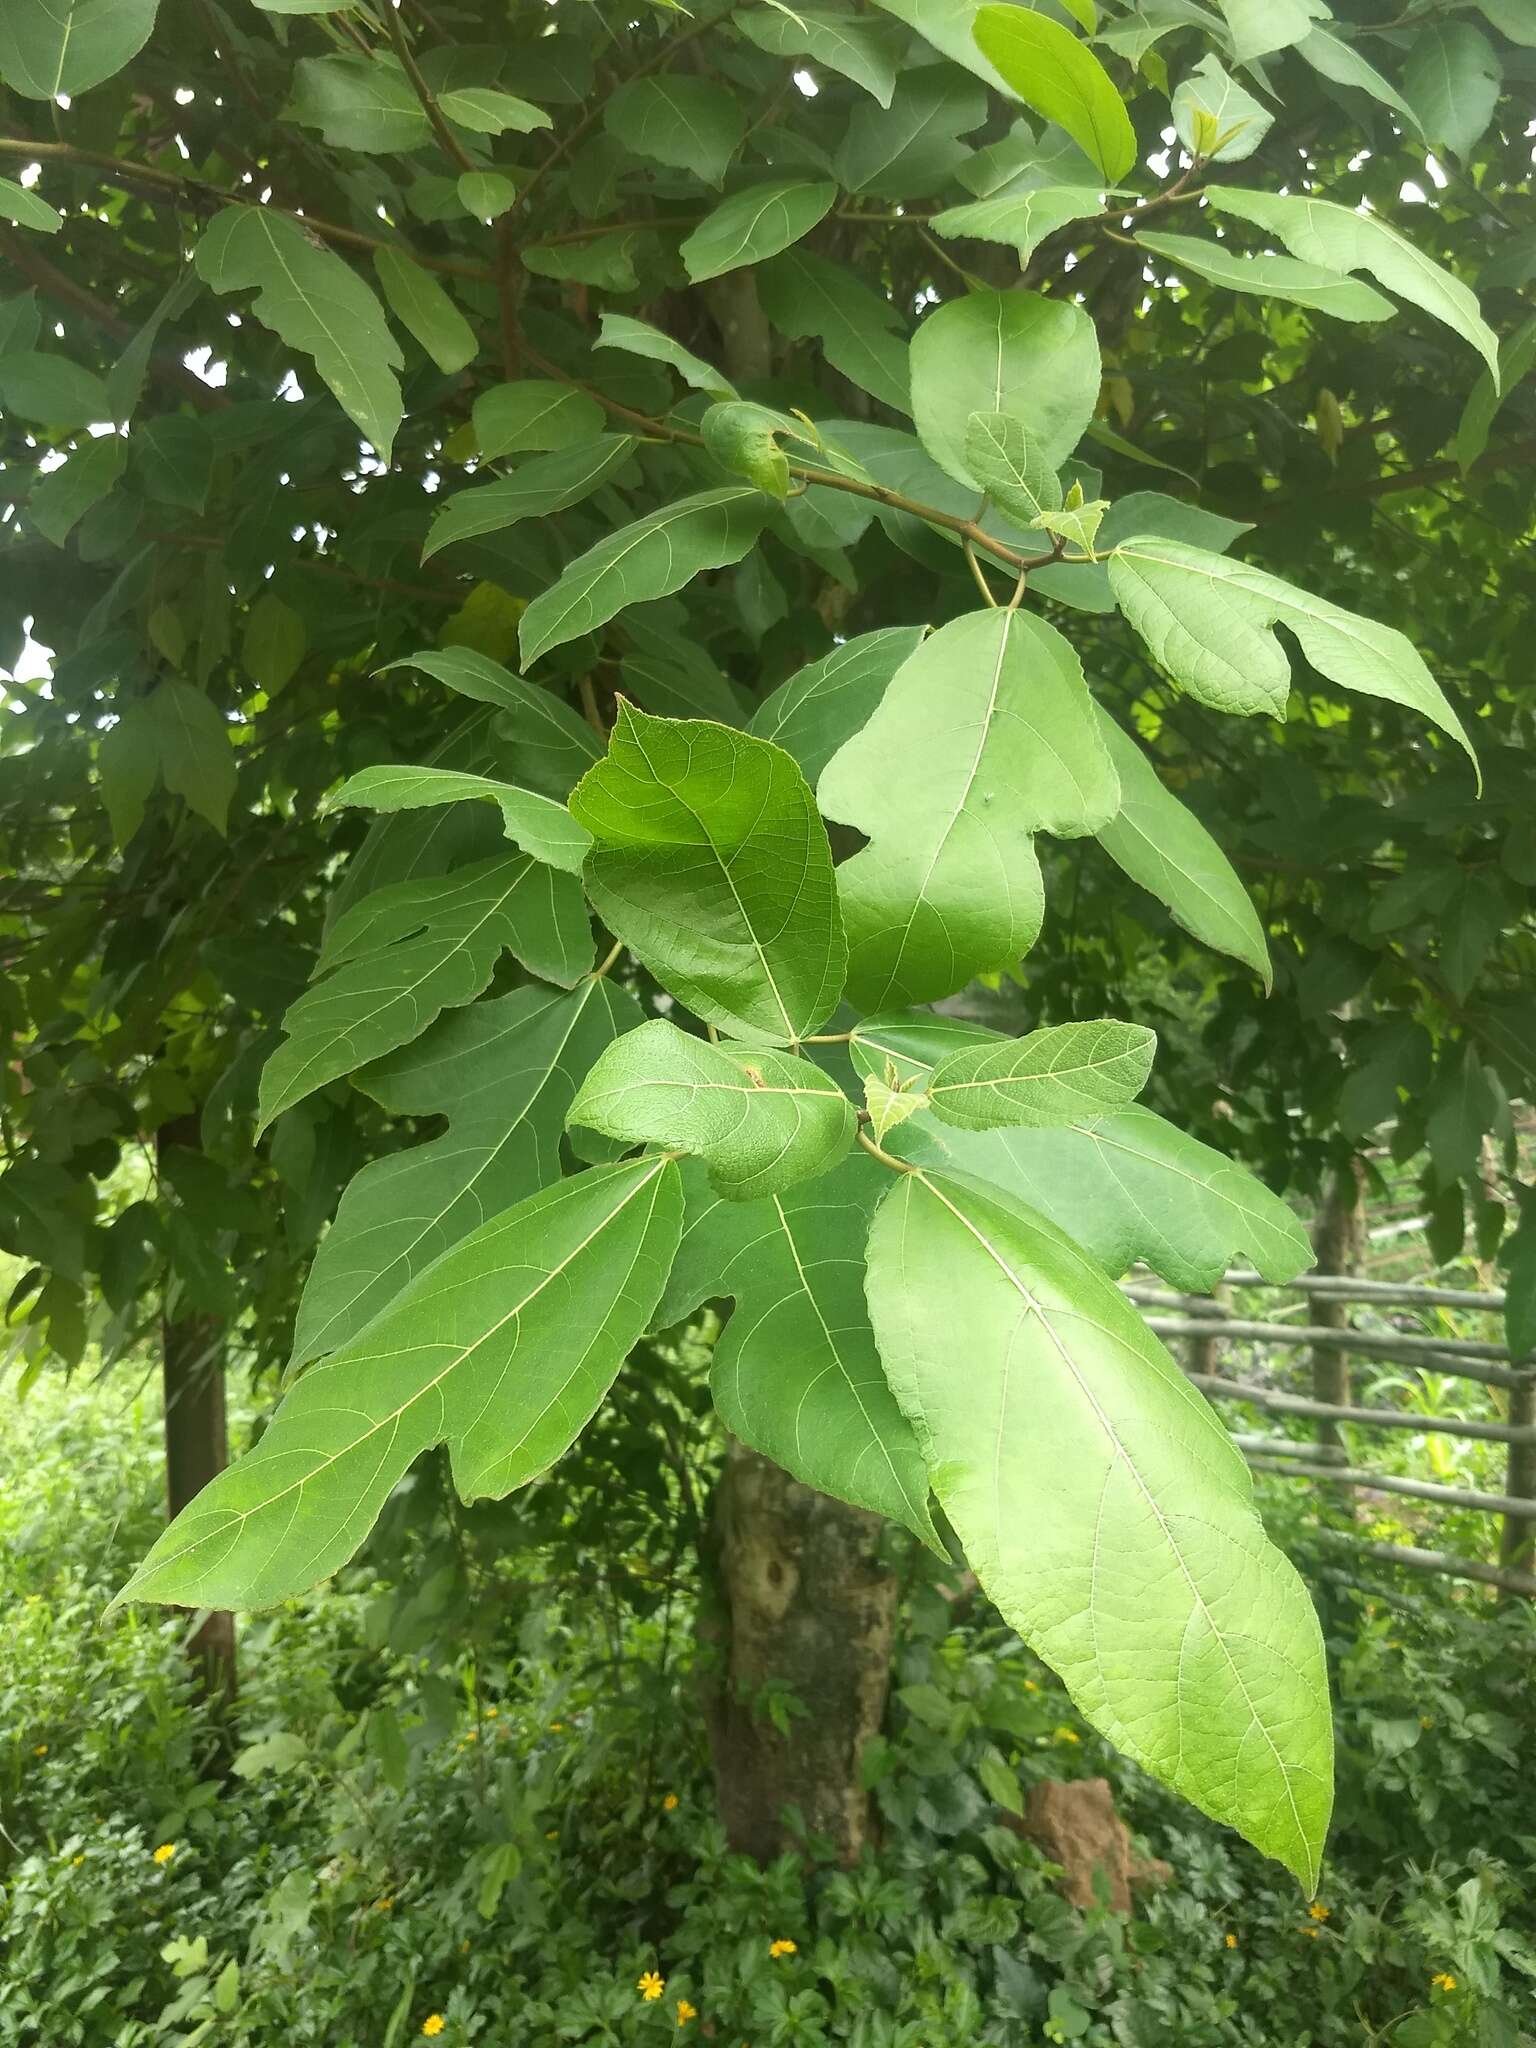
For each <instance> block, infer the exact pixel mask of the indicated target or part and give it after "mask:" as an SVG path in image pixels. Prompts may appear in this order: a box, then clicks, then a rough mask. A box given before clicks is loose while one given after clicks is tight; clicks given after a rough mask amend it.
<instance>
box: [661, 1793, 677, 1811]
mask: <svg viewBox="0 0 1536 2048" xmlns="http://www.w3.org/2000/svg"><path fill="white" fill-rule="evenodd" d="M661 1810H662V1812H663V1813H676V1811H677V1794H676V1793H675V1792H669V1793H668V1794H667V1796H666V1798H665V1799H663V1800H662V1802H661Z"/></svg>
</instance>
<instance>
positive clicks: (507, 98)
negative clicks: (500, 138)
mask: <svg viewBox="0 0 1536 2048" xmlns="http://www.w3.org/2000/svg"><path fill="white" fill-rule="evenodd" d="M437 104H438V107H439V109H440V110H441V111H442V112H443V113H444V114H446V115H447V117H448V119H449V120H450V121H457V123H458V124H459V126H460V127H461V128H468V129H471V130H472V131H473V132H474V133H475V134H476V135H505V134H506V133H507V131H508V130H509V129H510V130H511V132H512V133H513V134H514V135H531V134H532V133H533V131H534V130H535V129H536V128H548V127H549V126H550V125H551V123H550V118H549V116H548V114H546V113H545V111H544V109H543V108H542V107H536V106H533V105H532V104H531V103H530V102H529V101H528V100H520V99H519V98H518V97H517V95H516V94H515V93H510V92H500V91H498V90H497V89H496V88H495V87H493V86H488V85H462V86H458V87H456V88H454V89H453V90H452V91H450V92H442V93H439V94H438V96H437Z"/></svg>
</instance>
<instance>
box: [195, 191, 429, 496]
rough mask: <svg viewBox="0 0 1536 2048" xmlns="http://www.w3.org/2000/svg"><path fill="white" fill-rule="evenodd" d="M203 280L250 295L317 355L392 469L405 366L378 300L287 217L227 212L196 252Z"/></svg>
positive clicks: (280, 329)
mask: <svg viewBox="0 0 1536 2048" xmlns="http://www.w3.org/2000/svg"><path fill="white" fill-rule="evenodd" d="M195 261H196V264H197V274H198V276H199V277H200V278H202V280H203V282H204V283H205V284H209V285H211V286H212V287H213V289H214V290H215V291H216V292H238V291H247V290H254V291H255V292H256V298H255V301H254V303H253V305H252V308H251V310H252V312H253V313H254V314H255V315H256V318H257V319H258V320H259V321H260V322H261V323H262V325H263V326H264V327H270V328H271V330H272V332H273V333H274V334H275V335H277V336H278V337H279V339H280V340H282V341H285V342H286V343H287V344H288V346H289V347H290V348H295V349H300V350H302V351H303V353H304V354H306V355H309V356H312V357H313V358H314V362H315V368H316V369H317V370H318V371H319V372H320V375H321V376H322V377H323V378H324V379H325V381H326V383H327V384H328V385H329V386H330V388H331V390H332V391H333V392H334V393H335V395H336V399H337V402H338V403H339V404H340V406H341V408H342V410H343V411H344V412H345V413H346V414H347V415H348V416H349V418H351V419H352V420H353V421H355V422H356V424H357V426H358V427H359V428H360V429H361V431H362V432H363V433H364V434H365V435H366V436H367V437H368V439H369V440H370V441H371V442H372V443H373V445H374V447H375V448H376V449H377V450H378V452H379V458H380V460H381V461H383V462H387V461H388V460H389V457H390V453H391V451H392V449H393V447H394V440H395V429H396V428H397V427H398V426H399V424H400V415H401V405H400V386H399V384H398V383H397V382H396V380H395V377H394V375H393V372H394V371H396V370H398V369H399V368H400V366H401V363H402V362H403V360H404V358H403V357H402V356H401V354H400V349H399V345H398V344H397V342H396V341H395V338H394V336H393V335H392V334H391V333H390V331H389V327H388V324H387V323H386V321H385V319H384V315H383V312H382V311H381V310H380V307H379V302H378V300H377V299H376V298H375V297H374V296H373V294H372V292H371V291H369V289H368V287H367V286H366V285H365V284H364V283H363V281H362V279H361V278H360V277H359V276H358V275H357V273H356V272H355V271H354V270H352V269H351V268H350V267H349V266H348V265H347V264H345V263H343V261H342V260H341V258H340V257H339V256H338V255H336V254H335V253H334V251H332V250H330V249H324V248H322V247H321V246H320V244H319V243H318V242H313V241H311V240H310V238H309V236H308V235H307V234H306V233H305V232H304V230H303V228H302V227H300V226H299V224H298V222H297V221H292V220H289V219H288V218H287V217H286V216H285V215H283V214H279V213H273V212H271V211H270V210H269V209H267V208H265V207H260V206H227V207H225V209H224V211H223V212H222V213H218V214H215V215H214V218H213V220H212V221H211V222H210V224H209V225H208V227H207V228H206V229H204V231H203V236H202V240H201V241H200V242H199V243H198V245H197V255H196V258H195Z"/></svg>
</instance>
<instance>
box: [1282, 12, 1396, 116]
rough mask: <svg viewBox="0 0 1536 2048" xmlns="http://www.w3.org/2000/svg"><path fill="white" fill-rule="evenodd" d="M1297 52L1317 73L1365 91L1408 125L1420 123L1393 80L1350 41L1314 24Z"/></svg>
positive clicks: (1338, 82) (1336, 82) (1303, 38)
mask: <svg viewBox="0 0 1536 2048" xmlns="http://www.w3.org/2000/svg"><path fill="white" fill-rule="evenodd" d="M1296 54H1297V55H1298V56H1299V57H1303V58H1305V60H1306V61H1307V63H1308V64H1310V65H1311V66H1312V69H1313V70H1314V71H1315V72H1317V73H1318V75H1319V76H1320V77H1322V78H1327V79H1331V80H1332V82H1333V83H1334V84H1335V85H1347V86H1352V87H1353V88H1354V90H1355V91H1356V92H1363V93H1368V94H1369V95H1370V97H1371V98H1372V99H1373V100H1377V101H1379V102H1380V104H1381V105H1382V106H1384V107H1390V108H1391V109H1392V111H1393V112H1394V113H1396V114H1401V115H1402V117H1403V119H1404V120H1405V121H1406V122H1407V123H1408V124H1409V126H1410V127H1414V128H1416V127H1417V126H1418V125H1419V124H1418V116H1417V115H1416V114H1415V112H1414V110H1413V108H1412V107H1411V106H1410V105H1409V104H1408V102H1407V101H1406V100H1405V99H1404V98H1403V96H1402V94H1401V93H1400V92H1399V91H1398V90H1397V88H1396V86H1395V85H1393V83H1392V81H1391V80H1390V79H1389V78H1383V77H1382V75H1381V73H1380V72H1379V71H1378V70H1377V69H1376V67H1375V65H1374V64H1369V63H1367V62H1366V60H1365V58H1364V57H1362V56H1361V54H1360V52H1359V51H1358V50H1357V49H1356V48H1355V46H1354V44H1353V43H1346V42H1341V41H1340V39H1339V38H1338V37H1337V36H1334V35H1330V34H1329V33H1328V31H1327V30H1326V29H1321V28H1315V29H1313V30H1312V31H1311V33H1310V34H1309V35H1305V36H1303V37H1302V39H1301V41H1300V42H1299V43H1298V44H1297V45H1296Z"/></svg>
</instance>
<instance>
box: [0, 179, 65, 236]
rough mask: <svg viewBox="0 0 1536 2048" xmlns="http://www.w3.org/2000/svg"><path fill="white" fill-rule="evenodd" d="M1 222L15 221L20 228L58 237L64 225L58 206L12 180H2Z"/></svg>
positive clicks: (0, 187) (0, 191)
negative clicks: (33, 229) (51, 204)
mask: <svg viewBox="0 0 1536 2048" xmlns="http://www.w3.org/2000/svg"><path fill="white" fill-rule="evenodd" d="M0 220H13V221H15V223H16V225H17V227H19V228H36V229H37V230H38V232H39V233H40V234H44V235H56V234H57V233H58V231H59V229H60V228H61V227H63V225H64V216H63V214H62V213H60V212H59V210H58V208H57V207H56V206H50V205H49V204H48V202H47V200H46V199H42V198H40V197H39V196H38V194H37V193H36V192H29V191H28V190H27V188H26V186H25V185H18V184H17V183H16V182H15V180H14V179H12V178H0Z"/></svg>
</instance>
